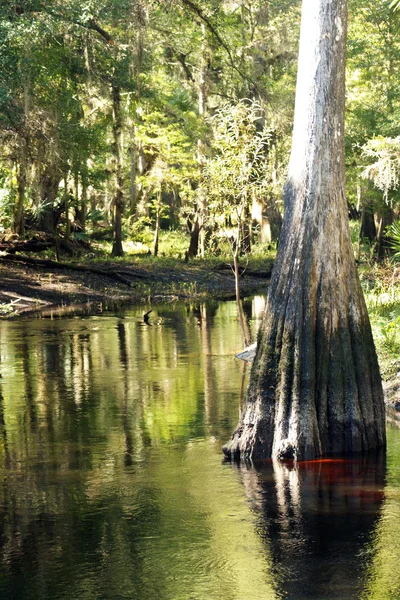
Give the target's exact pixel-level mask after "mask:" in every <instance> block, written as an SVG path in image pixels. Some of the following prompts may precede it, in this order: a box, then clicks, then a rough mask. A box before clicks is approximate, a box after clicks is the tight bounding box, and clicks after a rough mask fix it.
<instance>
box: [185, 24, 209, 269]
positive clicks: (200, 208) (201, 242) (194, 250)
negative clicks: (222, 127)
mask: <svg viewBox="0 0 400 600" xmlns="http://www.w3.org/2000/svg"><path fill="white" fill-rule="evenodd" d="M201 33H202V40H203V41H202V51H201V61H200V71H199V88H198V94H199V115H200V116H201V117H204V116H205V114H206V112H207V98H208V87H207V70H208V56H207V52H208V50H207V36H206V28H205V25H204V23H203V24H202V25H201ZM204 156H205V142H204V139H202V138H200V139H199V140H198V141H197V164H198V173H199V187H198V189H197V203H196V204H197V206H196V214H195V216H194V219H193V225H192V229H191V232H190V244H189V249H188V257H189V258H192V257H194V256H197V255H198V254H199V253H200V254H201V255H202V256H204V252H205V228H204V219H205V212H206V201H205V196H204V189H203V170H204V162H205V159H204ZM199 251H200V252H199Z"/></svg>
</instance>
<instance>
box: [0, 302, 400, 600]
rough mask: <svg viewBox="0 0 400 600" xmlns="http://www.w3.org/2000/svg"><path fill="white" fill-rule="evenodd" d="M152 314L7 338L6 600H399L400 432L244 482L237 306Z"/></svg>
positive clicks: (27, 329)
mask: <svg viewBox="0 0 400 600" xmlns="http://www.w3.org/2000/svg"><path fill="white" fill-rule="evenodd" d="M259 304H260V303H259ZM257 306H258V304H257V303H256V302H253V303H248V304H247V306H246V314H247V316H248V318H249V321H250V323H251V324H252V325H253V328H254V329H256V327H257V325H258V319H259V317H260V316H261V313H260V312H259V311H258V309H257ZM146 310H148V308H142V307H139V308H138V309H136V310H124V311H119V312H118V313H116V314H113V315H111V314H108V315H106V314H104V315H102V316H92V317H86V318H75V317H68V318H64V319H53V320H46V319H42V320H21V321H19V322H17V321H14V322H4V321H3V322H0V350H1V352H0V355H1V361H0V371H1V375H2V377H1V378H0V598H1V600H50V599H51V600H75V598H80V599H84V600H125V599H126V600H155V599H157V600H277V599H280V598H284V597H285V598H289V599H292V600H302V598H309V599H313V598H314V599H317V598H318V600H323V599H324V598H340V600H350V599H351V600H352V599H354V598H360V599H361V598H362V599H363V600H367V599H368V600H378V599H379V600H380V598H382V600H383V598H385V600H386V599H390V600H392V599H393V600H394V599H396V600H398V598H399V597H400V593H399V592H400V585H399V583H400V582H399V578H397V579H396V577H397V575H396V573H397V570H396V565H397V564H398V562H399V560H400V548H399V547H398V539H399V538H398V535H400V530H399V526H398V523H400V493H399V490H400V435H399V432H398V430H397V429H396V430H393V431H390V432H388V440H389V455H388V463H387V476H386V482H385V479H384V478H385V465H384V463H383V461H378V462H374V461H372V459H371V460H370V461H364V462H360V463H357V462H355V463H308V464H300V465H299V467H298V468H297V469H293V468H290V466H289V465H269V466H267V467H265V469H262V470H260V471H255V470H253V469H249V470H241V469H239V470H237V469H235V468H232V467H231V466H230V465H227V464H224V463H223V461H222V454H221V450H220V448H221V445H222V444H223V443H224V442H225V441H226V439H227V438H228V437H229V435H230V434H231V431H232V430H233V428H234V427H235V426H236V423H237V420H238V411H239V404H240V398H239V396H242V395H243V392H244V390H245V388H246V384H247V375H248V373H246V371H245V367H246V365H245V364H244V363H241V362H239V361H237V360H235V358H234V354H235V353H236V352H237V351H238V350H240V349H241V331H240V328H239V323H238V319H237V313H236V304H235V303H233V302H232V303H224V304H217V303H212V304H210V305H208V304H202V305H194V306H189V307H188V306H179V305H177V306H171V305H166V306H160V307H157V309H155V308H153V310H154V313H152V319H151V324H152V326H151V327H150V326H149V325H147V324H146V323H145V322H144V321H143V312H145V311H146ZM385 594H386V595H385Z"/></svg>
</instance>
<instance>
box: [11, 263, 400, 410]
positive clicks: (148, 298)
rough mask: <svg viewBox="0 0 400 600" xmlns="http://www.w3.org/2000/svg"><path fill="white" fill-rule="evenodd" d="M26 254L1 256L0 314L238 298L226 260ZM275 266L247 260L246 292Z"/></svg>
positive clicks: (391, 376)
mask: <svg viewBox="0 0 400 600" xmlns="http://www.w3.org/2000/svg"><path fill="white" fill-rule="evenodd" d="M26 259H29V260H27V261H25V262H24V260H23V257H20V256H19V257H18V258H17V259H11V260H5V259H4V257H3V259H2V260H0V318H3V319H10V318H20V317H26V316H35V315H36V316H54V315H56V314H60V313H68V312H73V311H76V310H79V311H82V310H85V311H86V310H89V311H91V312H96V311H103V310H107V309H112V308H116V307H118V306H121V305H127V304H136V303H146V304H154V303H159V302H165V301H177V300H184V301H189V300H190V301H193V300H209V299H217V300H228V299H234V298H235V278H234V274H233V271H232V269H231V267H230V265H229V264H228V263H225V262H223V261H216V260H204V261H203V260H194V261H191V262H189V263H185V262H184V261H183V260H179V259H171V258H164V257H160V258H158V259H156V260H155V259H152V258H150V257H146V258H144V257H143V258H138V259H135V260H128V259H124V260H114V261H109V260H99V259H97V260H93V261H88V260H87V259H86V260H85V261H82V262H71V263H61V264H60V263H59V264H57V263H56V262H55V261H51V260H48V259H39V260H38V259H35V258H31V257H26ZM271 269H272V258H271V259H266V260H265V261H263V262H261V261H255V262H252V263H251V264H247V266H243V268H242V270H243V272H242V275H241V293H242V296H246V295H251V294H254V293H260V294H265V293H266V290H267V287H268V282H269V276H270V273H271ZM380 345H381V344H378V345H377V350H378V354H380V352H379V350H380ZM381 350H382V356H380V363H381V365H382V374H383V379H384V391H385V399H386V403H387V404H388V405H391V406H393V407H394V406H397V407H399V408H400V376H399V373H397V372H396V373H395V372H394V371H395V369H393V368H391V369H390V370H389V371H388V372H386V371H387V369H386V364H387V362H388V360H387V356H386V355H385V349H383V348H382V349H381ZM386 350H387V349H386ZM392 362H393V361H392ZM396 362H397V361H396Z"/></svg>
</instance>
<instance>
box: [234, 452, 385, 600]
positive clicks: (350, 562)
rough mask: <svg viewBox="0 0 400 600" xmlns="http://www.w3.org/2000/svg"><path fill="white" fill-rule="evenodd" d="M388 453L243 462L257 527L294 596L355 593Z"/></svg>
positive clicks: (367, 561) (276, 573) (279, 578)
mask: <svg viewBox="0 0 400 600" xmlns="http://www.w3.org/2000/svg"><path fill="white" fill-rule="evenodd" d="M385 477H386V460H385V455H384V454H383V453H381V454H378V455H376V454H374V455H369V456H368V457H366V458H363V459H360V460H340V459H337V460H333V459H331V460H329V459H326V460H318V461H310V462H303V463H299V464H298V466H297V467H295V466H294V465H293V464H290V463H286V464H285V463H279V462H275V461H274V463H273V464H270V465H267V466H265V467H263V468H262V469H260V470H259V471H258V472H256V471H255V470H246V468H243V471H242V478H243V482H244V485H245V489H246V492H247V495H248V497H249V498H250V499H251V501H252V505H253V507H254V510H255V512H256V514H257V515H258V520H257V530H258V533H259V535H260V537H261V538H262V539H263V540H264V543H265V546H266V548H268V551H269V552H270V555H271V561H272V564H271V569H272V573H273V577H274V585H275V589H276V591H277V593H278V594H279V595H280V596H282V597H284V598H287V600H303V599H304V600H306V599H307V600H313V599H314V600H325V599H326V600H328V599H337V600H344V599H346V600H353V599H354V600H356V599H357V598H360V595H361V594H362V592H363V590H365V588H366V587H367V585H368V583H367V580H368V574H369V569H370V568H371V562H372V556H373V553H372V552H371V550H372V548H373V547H374V543H375V539H376V535H377V528H378V524H379V520H380V518H381V514H382V510H383V506H384V503H385V493H384V489H385Z"/></svg>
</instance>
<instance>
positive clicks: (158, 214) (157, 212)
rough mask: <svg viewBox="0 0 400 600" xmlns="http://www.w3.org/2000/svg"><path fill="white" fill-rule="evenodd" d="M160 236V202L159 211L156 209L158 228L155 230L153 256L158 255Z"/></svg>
mask: <svg viewBox="0 0 400 600" xmlns="http://www.w3.org/2000/svg"><path fill="white" fill-rule="evenodd" d="M159 203H161V199H160V200H159ZM159 237H160V204H158V206H157V211H156V228H155V230H154V240H153V256H158V241H159Z"/></svg>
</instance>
